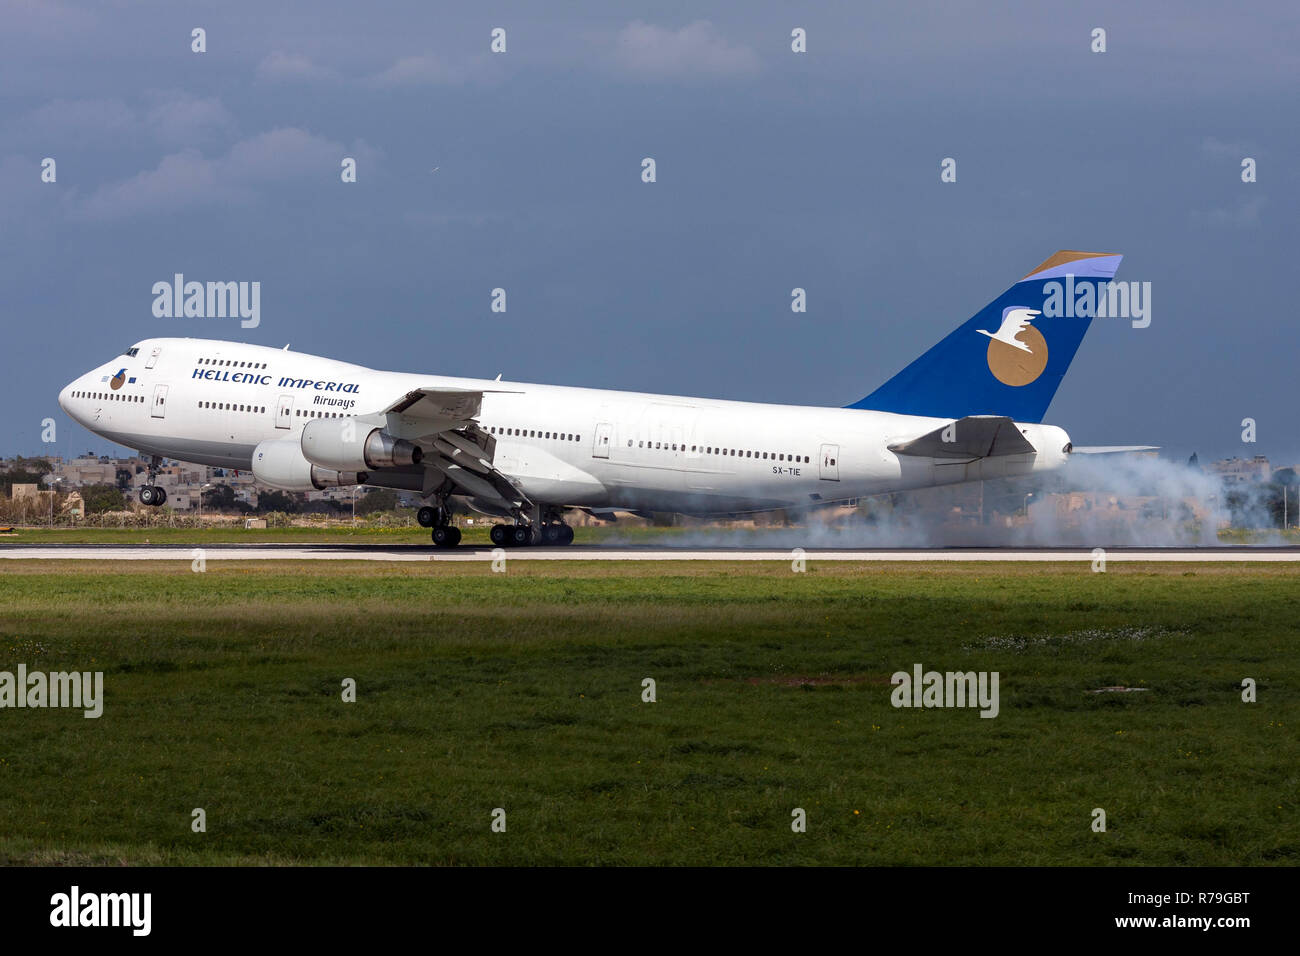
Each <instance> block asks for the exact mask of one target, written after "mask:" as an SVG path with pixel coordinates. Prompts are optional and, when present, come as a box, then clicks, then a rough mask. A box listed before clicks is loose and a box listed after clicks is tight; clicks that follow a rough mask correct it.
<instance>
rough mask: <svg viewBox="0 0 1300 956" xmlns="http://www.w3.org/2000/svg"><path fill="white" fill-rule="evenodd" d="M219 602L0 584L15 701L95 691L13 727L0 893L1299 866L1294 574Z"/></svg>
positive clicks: (81, 580) (972, 568) (824, 581)
mask: <svg viewBox="0 0 1300 956" xmlns="http://www.w3.org/2000/svg"><path fill="white" fill-rule="evenodd" d="M208 568H209V570H208V571H207V572H206V573H204V574H194V573H191V572H190V571H189V564H188V561H184V562H175V563H172V562H148V563H142V564H140V565H123V566H120V567H101V566H98V565H91V566H88V565H86V564H85V563H84V562H35V561H33V562H26V561H5V562H4V564H3V566H2V567H0V606H2V607H3V608H4V609H5V612H4V615H3V617H2V618H0V669H3V670H13V669H14V668H15V667H16V665H17V664H18V663H20V662H22V663H25V664H26V665H27V666H28V668H29V669H40V670H46V671H51V670H61V669H79V670H103V671H104V672H105V685H106V704H105V711H104V715H103V717H101V718H100V719H99V720H86V719H84V718H82V716H81V715H80V713H79V712H71V711H50V710H45V711H38V710H21V711H19V710H3V711H0V726H3V730H4V733H3V736H0V861H4V862H9V863H50V862H58V863H105V864H110V863H122V862H125V863H133V864H134V863H179V864H194V863H236V864H242V863H277V864H278V863H378V864H385V863H403V864H416V863H419V864H424V863H433V864H536V863H552V864H587V863H601V864H616V863H618V864H646V863H666V864H719V863H747V864H778V863H780V864H820V863H829V864H859V863H871V864H920V863H929V864H1067V863H1075V864H1152V865H1170V866H1173V865H1209V864H1225V865H1258V864H1287V865H1295V864H1296V863H1298V862H1300V813H1297V810H1298V809H1300V805H1298V800H1297V797H1298V796H1300V794H1298V792H1297V791H1298V789H1300V743H1298V742H1297V734H1296V728H1297V726H1298V723H1297V718H1298V717H1300V714H1298V712H1297V702H1298V701H1300V691H1297V687H1298V686H1300V666H1298V665H1300V646H1298V645H1297V633H1296V628H1297V626H1296V618H1295V602H1294V595H1295V593H1296V588H1297V585H1298V584H1300V569H1295V568H1293V567H1292V566H1283V565H1272V566H1269V565H1228V564H1224V565H1201V566H1197V567H1196V569H1195V570H1186V569H1185V566H1176V565H1128V564H1114V563H1112V565H1111V569H1110V570H1109V571H1108V572H1107V573H1105V574H1092V573H1089V572H1088V571H1087V563H1086V562H1080V563H1075V564H1070V565H1064V564H1063V565H1011V564H1008V565H994V564H981V565H974V564H968V565H944V566H943V567H940V568H927V567H916V566H911V565H906V566H904V565H849V564H838V563H837V564H829V563H827V564H820V565H819V564H818V563H817V562H815V561H814V562H812V563H811V565H810V569H809V571H808V573H806V574H793V573H791V572H790V568H789V566H788V565H785V564H755V563H716V564H715V563H694V562H692V563H688V562H682V563H671V564H663V563H658V562H647V563H645V564H641V563H627V564H624V563H616V564H610V563H595V562H577V563H568V562H565V563H561V564H555V563H549V562H548V563H534V562H517V563H512V564H510V565H509V569H508V571H507V572H506V573H504V574H497V573H493V572H492V571H491V570H490V567H489V565H488V564H487V563H486V562H484V563H482V564H478V563H474V564H446V563H434V562H431V563H429V564H427V565H425V564H423V563H421V564H414V565H409V564H402V565H389V564H385V565H382V566H377V565H368V564H367V565H362V564H348V563H330V564H328V565H321V564H319V563H314V562H303V563H291V562H283V563H282V562H276V563H274V564H266V563H263V562H256V563H254V562H248V563H226V562H221V563H209V564H208ZM917 662H919V663H922V664H923V665H925V667H926V668H927V669H930V668H933V669H937V670H941V671H942V670H958V669H960V670H996V671H999V672H1000V674H1001V714H1000V716H999V717H997V718H996V719H993V720H987V719H981V718H980V717H979V716H978V713H977V712H976V711H974V710H902V709H895V708H893V707H892V706H891V705H890V691H891V689H892V688H891V687H890V685H889V677H890V675H891V673H893V672H894V671H896V670H908V669H910V668H911V666H912V664H914V663H917ZM345 677H351V678H354V679H355V680H356V681H357V685H358V694H359V699H358V702H357V703H355V704H345V703H343V702H341V700H340V683H341V681H342V680H343V679H344V678H345ZM646 677H650V678H653V679H654V680H655V681H656V682H657V690H658V698H659V699H658V702H657V703H654V704H648V703H642V702H641V682H642V679H643V678H646ZM1243 677H1253V678H1255V679H1256V680H1257V681H1258V684H1259V702H1258V703H1255V704H1245V703H1242V701H1241V696H1240V695H1241V688H1240V684H1241V680H1242V678H1243ZM810 681H811V682H810ZM1108 685H1125V686H1140V687H1145V688H1149V690H1148V691H1146V692H1144V693H1131V694H1109V693H1108V694H1089V693H1087V691H1089V690H1092V689H1095V688H1100V687H1103V686H1108ZM195 807H203V808H204V809H205V810H206V811H207V818H208V832H207V833H205V834H196V833H193V832H191V830H190V812H191V810H192V809H193V808H195ZM496 807H502V808H505V810H506V812H507V823H508V827H507V831H506V832H505V833H492V832H491V830H490V827H489V824H490V821H491V812H492V810H493V808H496ZM795 807H802V808H804V809H805V810H806V811H807V814H808V832H807V833H804V834H795V833H792V832H791V829H790V820H791V810H792V809H793V808H795ZM1094 807H1102V808H1104V809H1105V811H1106V813H1107V817H1108V830H1107V832H1105V833H1094V832H1092V831H1091V829H1090V823H1091V812H1092V810H1093V808H1094Z"/></svg>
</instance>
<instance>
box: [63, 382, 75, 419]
mask: <svg viewBox="0 0 1300 956" xmlns="http://www.w3.org/2000/svg"><path fill="white" fill-rule="evenodd" d="M75 384H76V382H69V383H68V384H67V385H64V386H63V391H61V392H59V408H61V409H63V411H64V412H65V413H66V414H69V415H70V414H72V413H71V412H69V411H68V399H69V398H71V397H72V386H73V385H75Z"/></svg>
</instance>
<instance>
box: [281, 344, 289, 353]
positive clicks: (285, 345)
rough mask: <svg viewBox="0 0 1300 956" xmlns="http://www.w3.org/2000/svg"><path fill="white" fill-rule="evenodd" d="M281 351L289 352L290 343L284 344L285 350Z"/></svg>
mask: <svg viewBox="0 0 1300 956" xmlns="http://www.w3.org/2000/svg"><path fill="white" fill-rule="evenodd" d="M280 351H281V352H287V351H289V343H288V342H285V343H284V348H282V349H280Z"/></svg>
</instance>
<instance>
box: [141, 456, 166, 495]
mask: <svg viewBox="0 0 1300 956" xmlns="http://www.w3.org/2000/svg"><path fill="white" fill-rule="evenodd" d="M161 464H162V459H161V458H160V457H158V456H157V455H154V456H153V457H152V458H150V459H149V468H148V472H147V475H146V478H147V484H143V485H141V486H140V504H142V505H146V506H148V507H151V508H157V507H158V506H159V505H162V504H164V503H165V502H166V501H167V491H166V489H164V488H161V487H159V486H158V485H155V484H154V482H155V481H157V480H158V468H159V466H160V465H161Z"/></svg>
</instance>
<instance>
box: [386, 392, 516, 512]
mask: <svg viewBox="0 0 1300 956" xmlns="http://www.w3.org/2000/svg"><path fill="white" fill-rule="evenodd" d="M490 391H492V392H501V393H504V394H518V393H511V392H510V391H509V390H508V389H491V390H490ZM485 394H486V391H484V390H481V389H467V388H417V389H415V390H414V391H411V392H407V393H406V394H405V395H403V396H401V397H400V398H398V399H397V400H396V401H394V402H392V403H391V404H390V405H389V406H388V407H387V408H385V409H384V411H383V412H382V413H381V414H382V415H383V416H384V418H385V419H386V425H385V428H386V430H387V431H388V433H389V434H391V435H395V436H396V437H398V438H405V439H407V440H408V441H413V442H416V443H418V444H419V445H420V447H421V448H423V449H424V458H423V460H422V461H421V464H422V465H423V467H424V469H425V478H424V483H425V492H426V493H428V492H431V491H433V490H434V489H436V488H438V487H439V486H440V485H442V484H443V483H444V482H447V481H450V482H451V483H452V484H454V485H455V486H456V491H455V492H454V493H457V494H465V495H470V496H472V497H476V498H486V499H489V500H492V501H495V502H497V503H498V504H501V505H504V506H506V507H528V506H530V505H531V504H532V502H530V501H529V500H528V497H527V496H526V495H524V494H523V492H521V491H520V490H519V489H518V488H517V487H516V486H515V484H514V482H512V481H511V480H510V478H509V477H507V476H506V475H505V474H503V473H502V472H501V471H499V470H498V469H497V468H496V466H495V465H494V464H493V459H494V458H495V456H496V444H497V441H496V438H495V437H493V435H492V434H491V433H490V432H487V431H484V430H483V428H482V426H481V425H480V424H479V422H478V417H479V414H480V412H481V411H482V407H483V396H484V395H485Z"/></svg>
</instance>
